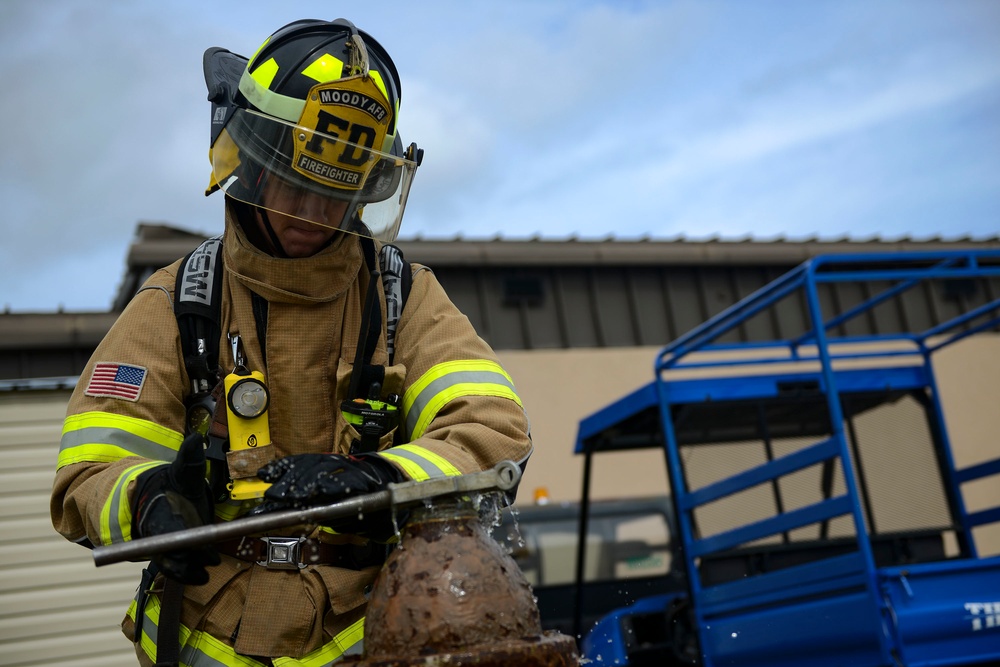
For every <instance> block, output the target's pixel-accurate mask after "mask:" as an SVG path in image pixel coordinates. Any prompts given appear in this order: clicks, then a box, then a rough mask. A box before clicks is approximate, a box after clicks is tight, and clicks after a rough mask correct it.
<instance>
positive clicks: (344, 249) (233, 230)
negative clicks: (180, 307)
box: [223, 206, 363, 303]
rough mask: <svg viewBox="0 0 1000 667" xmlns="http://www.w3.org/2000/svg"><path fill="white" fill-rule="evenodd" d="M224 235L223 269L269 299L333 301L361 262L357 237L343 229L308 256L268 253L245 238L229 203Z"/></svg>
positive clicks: (344, 288)
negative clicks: (344, 231) (296, 257)
mask: <svg viewBox="0 0 1000 667" xmlns="http://www.w3.org/2000/svg"><path fill="white" fill-rule="evenodd" d="M224 238H225V241H224V243H223V248H224V252H225V266H226V270H227V271H229V272H230V273H232V274H233V275H234V276H235V277H236V279H237V280H239V281H240V282H241V283H243V284H244V285H245V286H246V287H247V288H248V289H250V290H253V291H254V292H256V293H257V294H260V295H261V296H262V297H264V298H265V299H267V300H268V301H273V302H279V303H280V302H285V303H322V302H327V301H333V300H334V299H337V298H338V297H340V296H341V295H342V294H344V293H345V292H346V291H347V290H348V289H350V287H351V285H353V284H354V283H355V281H356V280H357V278H358V274H359V272H360V270H361V264H362V262H363V258H362V254H361V246H360V244H359V243H358V240H357V239H356V238H355V237H354V236H353V235H351V234H347V233H339V234H337V235H336V236H335V237H334V241H333V243H331V244H330V245H329V246H327V247H326V248H324V249H323V250H321V251H320V252H318V253H317V254H315V255H313V256H312V257H304V258H300V259H284V258H279V257H272V256H270V255H268V254H266V253H264V252H262V251H261V250H259V249H258V248H257V247H255V246H254V245H253V244H252V243H250V241H249V240H247V237H246V235H245V234H244V232H243V230H242V229H241V228H240V225H239V224H238V223H237V222H236V218H235V213H234V211H233V208H232V207H231V206H227V207H226V231H225V237H224Z"/></svg>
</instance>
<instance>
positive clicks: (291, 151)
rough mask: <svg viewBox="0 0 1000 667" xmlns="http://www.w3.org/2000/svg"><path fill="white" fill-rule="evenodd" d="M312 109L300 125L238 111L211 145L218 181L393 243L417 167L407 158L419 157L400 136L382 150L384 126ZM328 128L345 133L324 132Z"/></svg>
mask: <svg viewBox="0 0 1000 667" xmlns="http://www.w3.org/2000/svg"><path fill="white" fill-rule="evenodd" d="M340 83H341V84H343V81H342V82H340ZM336 94H337V95H343V96H346V97H347V99H348V101H351V100H354V101H355V102H356V103H358V104H364V100H363V99H362V98H363V97H364V96H363V95H360V94H359V93H357V92H356V91H344V88H343V87H341V88H340V89H339V90H338V92H337V93H336ZM331 97H332V96H331ZM317 99H319V96H318V95H317ZM338 99H339V98H338ZM368 101H369V102H371V100H370V99H369V100H368ZM372 109H374V107H372ZM376 111H377V110H376ZM308 112H309V109H308V105H307V109H306V111H305V112H304V113H303V118H304V119H307V120H309V121H310V122H309V125H302V124H295V123H289V122H287V121H283V120H281V119H278V118H274V117H273V116H269V115H265V114H262V113H259V112H256V111H252V110H247V109H237V110H236V111H235V112H234V114H233V116H232V118H230V120H229V122H228V123H227V124H226V128H225V129H224V130H223V131H222V132H221V133H220V134H219V136H218V138H217V139H216V142H215V145H214V146H213V147H212V151H211V160H212V178H213V180H214V182H216V183H218V184H219V186H220V188H221V189H222V190H223V191H225V192H226V194H227V195H229V196H230V197H233V198H234V199H237V200H239V201H242V202H245V203H247V204H251V205H253V206H258V207H260V208H263V209H266V210H268V211H273V212H275V213H279V214H282V215H287V216H291V217H295V218H299V219H301V220H305V221H308V222H311V223H314V224H317V225H322V226H324V227H329V228H332V229H339V230H342V231H347V232H352V233H357V234H362V235H364V236H370V237H372V238H375V239H378V240H380V241H385V242H389V241H392V240H394V239H395V238H396V235H397V233H398V231H399V226H400V223H401V221H402V217H403V211H404V208H405V206H406V199H407V196H408V194H409V189H410V184H411V182H412V181H413V176H414V173H415V172H416V168H417V162H415V161H414V160H413V159H408V158H409V157H413V156H409V155H408V156H406V157H404V156H403V151H402V150H401V148H400V145H399V142H398V141H396V142H395V143H394V144H392V145H391V146H389V147H387V148H388V149H389V150H388V151H383V150H378V149H377V148H376V147H375V146H381V143H379V142H382V141H384V140H385V132H384V131H383V132H382V133H381V136H379V133H378V132H377V131H375V130H374V128H371V127H370V126H369V125H364V124H362V123H357V122H355V123H352V122H350V121H346V123H345V122H343V119H342V118H341V116H338V115H335V114H331V113H329V112H325V111H324V110H323V109H322V108H318V109H317V113H314V114H313V115H308ZM324 113H325V114H326V115H325V116H324V115H323V114H324ZM360 113H366V114H367V113H368V111H361V112H360ZM331 118H332V120H331ZM328 126H330V127H332V129H334V130H343V131H342V132H337V133H334V132H330V131H324V130H327V129H328ZM359 127H360V128H362V129H357V128H359ZM318 128H322V129H318ZM351 139H355V140H354V141H351ZM411 152H413V151H411ZM359 223H360V224H359Z"/></svg>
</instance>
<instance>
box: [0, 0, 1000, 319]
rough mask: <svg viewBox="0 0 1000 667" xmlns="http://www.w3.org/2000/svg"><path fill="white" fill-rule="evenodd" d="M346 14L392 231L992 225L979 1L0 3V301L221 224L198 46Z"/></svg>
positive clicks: (85, 280) (995, 20)
mask: <svg viewBox="0 0 1000 667" xmlns="http://www.w3.org/2000/svg"><path fill="white" fill-rule="evenodd" d="M340 16H343V17H346V18H350V19H351V20H353V21H354V22H355V23H357V24H358V25H359V27H361V28H362V29H363V30H366V31H367V32H370V33H371V34H372V35H374V36H375V37H376V38H377V39H378V40H379V41H380V42H381V43H382V44H383V45H384V46H385V47H386V48H387V49H388V51H389V52H390V53H391V54H392V55H393V57H394V59H395V61H396V65H397V67H398V69H399V70H400V73H401V76H402V79H403V102H402V112H401V117H400V127H401V131H402V134H403V139H404V141H406V142H409V141H416V142H417V143H418V144H419V145H420V146H422V147H423V148H424V149H425V151H426V157H425V160H424V164H423V166H422V167H421V168H420V170H419V172H418V174H417V177H416V180H415V183H414V189H413V191H412V193H411V197H410V201H409V206H408V209H407V215H406V219H405V220H404V223H403V231H402V234H401V238H407V237H412V236H416V235H420V236H423V237H441V236H444V237H453V236H462V237H465V238H489V237H493V236H497V235H500V236H503V237H508V238H523V237H529V236H534V235H539V236H542V237H546V238H555V239H558V238H565V237H568V236H572V235H576V236H578V237H581V238H605V237H607V236H609V235H614V236H615V237H618V238H623V239H631V238H637V237H643V236H650V237H652V238H664V239H669V238H675V237H677V236H684V237H685V238H692V239H699V238H706V237H712V236H718V237H721V238H724V239H730V238H731V239H742V238H755V239H760V240H771V239H774V238H777V237H780V236H783V237H786V238H790V239H797V238H807V237H813V236H816V237H819V238H841V237H845V236H846V237H850V238H857V239H867V238H871V237H873V236H877V237H881V238H886V239H892V238H898V237H901V236H909V237H913V238H928V237H936V236H942V237H944V238H955V237H962V236H972V237H976V238H982V237H993V236H996V235H997V233H998V230H1000V39H997V37H996V36H997V34H1000V2H996V1H995V0H949V1H945V0H907V1H890V0H865V1H856V0H836V1H833V0H810V1H808V2H803V1H800V0H785V1H763V0H728V1H724V0H716V1H705V2H675V1H662V2H639V1H632V2H612V1H607V2H599V1H589V2H586V1H583V0H556V1H550V2H540V1H536V2H527V1H522V0H505V1H504V2H466V1H462V0H453V1H443V0H423V1H421V2H409V1H383V2H365V3H344V2H340V3H338V2H329V1H326V2H295V1H289V0H286V1H284V2H280V3H274V2H269V3H258V2H243V3H206V2H203V1H202V0H197V1H186V0H181V1H174V2H170V3H161V2H150V1H143V2H139V1H137V0H134V1H125V0H122V1H118V2H110V1H109V2H100V3H98V2H93V1H89V0H88V1H84V0H44V1H39V0H0V65H2V66H3V71H4V72H5V73H6V75H7V76H6V77H5V81H4V85H5V90H4V93H3V95H0V142H2V143H0V146H2V150H0V197H2V200H3V202H4V204H5V214H4V215H3V216H2V217H0V231H2V233H3V238H4V239H5V240H4V242H3V244H0V262H2V266H3V268H2V270H0V308H2V307H9V308H10V309H11V310H12V311H13V312H23V311H52V310H55V309H56V308H59V307H62V308H64V309H66V310H70V311H85V310H106V309H107V308H108V307H109V306H110V304H111V301H112V298H113V296H114V294H115V292H116V290H117V288H118V285H119V283H120V281H121V279H122V276H123V273H124V271H125V258H126V255H127V252H128V245H129V243H130V241H131V238H132V236H133V234H134V231H135V228H136V225H137V224H138V223H139V222H140V221H147V222H162V223H166V224H172V225H176V226H178V227H182V228H185V229H190V230H193V231H198V232H204V233H216V232H218V231H220V230H221V225H222V198H221V196H220V195H218V194H217V195H213V196H212V197H210V198H205V197H204V196H203V195H202V192H203V189H204V187H205V185H206V183H207V176H208V161H207V150H208V120H209V104H208V102H207V101H206V100H205V87H204V79H203V77H202V69H201V59H202V54H203V52H204V50H205V49H206V48H208V47H210V46H222V47H225V48H228V49H230V50H232V51H235V52H237V53H242V54H244V55H247V54H249V53H252V52H253V51H254V50H255V49H256V47H257V46H258V45H259V44H260V42H262V41H263V40H264V38H265V37H267V35H268V34H270V33H271V32H272V31H273V30H275V29H276V28H278V27H280V26H281V25H283V24H285V23H287V22H289V21H291V20H295V19H298V18H331V19H332V18H337V17H340Z"/></svg>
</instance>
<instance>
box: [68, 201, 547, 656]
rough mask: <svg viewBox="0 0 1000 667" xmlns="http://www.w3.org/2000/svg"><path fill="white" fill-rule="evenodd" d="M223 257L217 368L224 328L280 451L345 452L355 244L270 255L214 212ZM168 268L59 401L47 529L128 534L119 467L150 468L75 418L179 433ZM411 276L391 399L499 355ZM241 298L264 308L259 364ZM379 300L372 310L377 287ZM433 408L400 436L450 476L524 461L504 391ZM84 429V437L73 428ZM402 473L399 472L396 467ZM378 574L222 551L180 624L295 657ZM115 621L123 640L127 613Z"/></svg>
mask: <svg viewBox="0 0 1000 667" xmlns="http://www.w3.org/2000/svg"><path fill="white" fill-rule="evenodd" d="M223 251H224V257H225V279H224V284H223V289H222V338H223V340H222V341H221V345H220V363H221V365H222V368H223V370H224V371H228V370H229V369H231V368H232V366H233V359H232V354H231V351H230V346H229V344H228V342H227V340H226V334H227V333H238V334H239V335H240V336H241V337H242V340H243V343H244V346H245V350H246V354H247V366H248V367H249V368H250V369H251V370H260V371H262V372H263V373H264V374H265V376H266V380H267V384H268V388H269V390H270V394H271V407H270V409H269V418H270V433H271V439H272V442H273V443H274V446H275V448H276V455H277V456H279V457H280V456H285V455H288V454H294V453H302V452H341V453H344V452H346V451H347V449H348V448H349V446H350V443H351V441H352V440H353V439H354V438H355V437H356V436H357V434H356V432H355V430H354V428H353V427H352V426H351V425H350V424H348V423H347V422H346V421H345V419H344V418H343V416H342V414H341V411H340V409H339V405H340V402H341V400H343V399H344V398H345V395H346V389H347V385H348V382H349V379H350V372H351V364H352V361H353V359H354V354H355V347H356V343H357V340H358V331H359V327H360V325H361V319H362V304H363V301H364V294H365V289H366V288H367V282H368V273H367V270H366V267H365V262H364V259H363V256H362V252H361V248H360V245H359V243H358V241H357V239H356V238H355V237H353V236H349V235H342V236H340V237H338V238H337V239H336V240H335V243H334V244H333V245H332V246H331V247H328V248H326V249H325V250H324V251H322V252H320V253H319V254H317V255H316V256H314V257H310V258H306V259H278V258H274V257H270V256H268V255H266V254H264V253H262V252H260V251H259V250H257V249H256V248H255V247H253V246H252V245H251V244H250V243H248V242H247V240H246V238H245V237H244V236H243V234H242V232H241V231H240V230H239V229H238V226H237V225H236V224H233V221H232V220H231V219H230V218H229V214H227V224H226V233H225V237H224V243H223ZM179 268H180V261H178V262H175V263H174V264H172V265H170V266H168V267H166V268H164V269H161V270H159V271H158V272H156V273H155V274H154V275H152V276H151V277H150V278H149V280H148V281H147V282H146V284H145V285H144V286H143V288H142V289H141V290H140V291H139V292H138V293H137V294H136V296H135V297H134V298H133V300H132V301H131V303H130V304H129V305H128V307H127V308H126V309H125V311H124V312H123V313H122V315H121V317H120V318H119V319H118V321H117V322H116V323H115V325H114V326H113V327H112V329H111V330H110V332H109V333H108V334H107V337H106V338H105V339H104V341H103V342H102V343H101V344H100V346H99V347H98V349H97V351H96V352H95V354H94V356H93V358H92V359H91V361H90V363H89V364H88V366H87V368H86V370H85V371H84V373H83V375H82V376H81V378H80V382H79V384H78V386H77V388H76V391H75V392H74V394H73V397H72V399H71V401H70V404H69V407H68V411H67V425H66V430H65V431H64V438H63V443H62V446H61V459H60V468H59V469H58V472H57V475H56V479H55V484H54V488H53V493H52V505H51V512H52V520H53V525H54V526H55V528H56V529H57V530H58V531H59V532H60V533H61V534H62V535H64V536H65V537H66V538H68V539H70V540H75V541H83V540H84V539H87V540H89V541H90V542H91V543H93V544H102V543H106V542H108V541H114V540H117V539H129V537H130V535H129V528H128V525H127V524H128V521H129V520H130V517H131V514H130V512H131V504H130V502H129V499H130V496H129V494H130V493H131V490H132V488H133V487H134V483H133V482H134V478H133V479H129V481H128V482H127V483H124V482H123V480H124V479H127V478H128V476H127V471H129V470H135V469H136V466H139V465H141V464H144V463H148V461H149V458H147V457H143V456H137V455H128V452H124V453H123V454H124V455H122V457H121V458H115V457H114V456H112V455H100V454H98V455H90V454H87V453H86V452H88V451H90V450H89V449H88V448H93V447H96V446H100V447H106V446H107V444H108V443H106V442H104V441H101V440H100V439H99V438H98V439H97V440H95V437H96V436H94V433H96V432H100V429H91V430H89V431H88V430H87V429H85V428H83V427H80V429H78V430H73V429H75V428H76V426H73V424H76V423H77V422H80V423H83V422H84V421H86V420H89V419H93V420H94V421H93V424H97V425H98V426H108V425H110V426H111V427H112V430H114V428H116V426H115V425H116V424H122V425H123V426H122V429H124V430H125V431H128V433H126V434H125V435H124V436H123V437H124V438H126V440H129V439H130V438H133V437H135V433H137V432H139V431H141V429H143V428H146V429H147V430H148V432H149V433H154V434H156V437H157V438H160V439H161V441H163V442H170V443H174V444H172V445H171V447H172V448H173V449H174V450H176V445H177V444H179V442H180V438H181V435H182V434H183V431H184V424H183V421H184V413H185V408H184V398H185V395H186V394H187V392H188V391H189V381H188V377H187V372H186V370H185V367H184V363H183V360H182V354H181V343H180V337H179V332H178V327H177V322H176V318H175V315H174V312H173V292H174V284H175V277H176V274H177V271H178V270H179ZM414 269H415V272H414V276H413V285H412V291H411V293H410V295H409V299H408V301H407V303H406V305H405V308H404V311H403V314H402V318H401V320H400V322H399V327H398V330H397V336H396V350H395V359H394V364H393V365H392V366H391V367H388V368H387V369H386V381H385V388H384V392H385V393H389V392H395V393H398V394H399V395H400V396H404V404H405V397H406V396H407V391H408V390H410V391H411V393H413V392H414V388H415V385H416V383H418V381H420V380H421V378H424V380H425V381H426V379H427V378H428V377H430V376H431V375H433V376H434V377H437V376H438V375H441V376H442V377H444V378H445V379H447V378H448V377H449V369H450V368H452V366H454V367H455V368H456V369H461V368H462V367H463V364H465V363H467V362H470V361H472V362H476V364H478V366H476V367H480V368H481V367H482V364H483V363H485V364H487V365H488V366H490V367H491V365H492V364H497V360H496V357H495V355H494V353H493V351H492V350H491V349H490V348H489V346H488V345H487V344H486V343H485V342H484V341H483V340H482V339H481V338H479V337H478V336H477V334H476V332H475V331H474V330H473V327H472V326H471V325H470V323H469V321H468V319H467V318H466V317H465V316H464V315H463V314H462V313H460V312H459V311H458V310H457V309H456V308H455V306H454V305H453V304H452V303H451V301H450V300H449V299H448V297H447V295H446V294H445V292H444V291H443V289H442V288H441V286H440V284H439V283H438V282H437V280H436V278H435V277H434V275H433V273H432V272H431V271H430V270H428V269H426V268H424V267H420V266H417V265H414ZM251 291H253V292H256V293H257V294H259V295H260V296H262V297H264V298H265V299H266V300H267V302H268V315H267V330H266V345H267V350H266V359H267V364H266V366H265V364H264V355H262V354H261V350H260V343H259V341H258V337H257V328H256V325H255V320H254V316H253V313H252V308H251ZM379 295H380V298H381V306H382V309H383V313H384V312H385V297H384V294H383V292H382V287H381V285H380V286H379ZM384 320H385V318H384V317H383V322H384ZM387 360H388V357H387V354H386V345H385V336H384V332H383V336H382V337H381V338H380V340H379V345H378V349H377V351H376V352H375V356H374V358H373V360H372V362H373V363H376V364H385V363H387ZM98 362H115V363H124V364H129V365H134V366H136V367H140V368H142V369H145V370H146V373H145V379H144V382H143V384H142V388H141V392H140V394H139V396H138V398H137V400H134V401H132V400H126V399H121V398H112V397H103V396H92V395H88V393H87V387H88V383H89V380H90V378H91V375H92V372H93V368H94V364H95V363H98ZM497 368H499V365H498V364H497ZM456 384H458V382H457V380H456ZM439 403H440V405H439V406H438V407H437V408H435V410H436V411H432V413H431V415H432V418H431V419H430V420H429V421H427V422H426V423H425V425H424V426H422V427H421V429H420V433H419V434H418V437H416V438H414V439H413V440H412V441H410V442H409V445H413V446H414V447H415V451H417V452H428V453H429V454H427V456H428V457H429V458H431V459H433V457H434V456H438V457H440V458H441V459H443V460H444V461H446V462H448V463H449V464H451V465H452V466H454V469H456V470H457V471H458V472H461V473H467V472H473V471H478V470H482V469H485V468H488V467H490V466H492V465H494V464H495V463H497V462H498V461H501V460H504V459H509V460H514V461H517V462H524V461H526V459H527V457H528V455H529V453H530V450H531V443H530V439H529V436H528V423H527V418H526V416H525V414H524V411H523V409H522V407H521V405H520V403H519V401H518V400H517V399H516V395H514V397H513V398H512V397H511V396H510V395H504V394H503V392H496V391H493V390H491V389H489V388H486V389H484V390H482V391H477V390H476V389H474V388H473V389H471V390H461V389H459V390H457V391H453V392H452V394H451V395H450V398H449V399H448V400H446V401H439ZM404 419H405V414H404ZM116 420H117V421H116ZM87 423H88V424H90V422H87ZM88 428H89V427H88ZM402 428H406V426H403V427H402ZM149 429H151V430H149ZM156 429H160V430H156ZM84 432H86V433H87V434H88V435H87V436H86V437H84V436H83V435H80V434H81V433H84ZM142 432H143V433H146V432H147V431H142ZM74 434H75V435H74ZM129 441H130V442H131V440H129ZM95 443H96V444H95ZM389 444H391V436H388V437H386V438H383V442H382V447H383V448H384V447H386V446H388V445H389ZM99 451H108V450H104V449H101V450H99ZM111 451H114V450H111ZM77 452H83V453H77ZM162 459H163V460H169V457H162ZM397 467H399V466H397ZM401 470H403V471H404V474H405V473H406V470H407V469H406V468H405V467H401ZM451 474H454V472H452V473H451ZM116 489H120V490H122V491H121V493H122V494H123V495H124V496H125V500H124V501H123V502H122V503H121V506H120V507H119V509H118V516H119V517H120V518H121V524H120V525H119V526H118V527H117V528H116V527H115V524H114V520H113V519H111V520H110V521H111V525H110V528H109V525H108V521H109V519H108V518H107V508H108V507H109V504H110V503H112V502H114V494H115V492H116ZM112 507H115V506H112ZM102 513H103V516H104V518H102ZM122 517H123V518H122ZM102 521H103V522H104V523H103V524H102ZM115 531H118V534H119V537H115V535H116V532H115ZM278 532H280V531H278ZM314 534H315V535H319V536H321V539H324V540H326V541H332V542H334V543H337V542H338V541H340V542H345V541H350V542H360V541H361V540H360V538H357V537H356V536H345V535H340V536H338V535H334V534H330V533H329V532H321V531H317V532H316V533H314ZM377 572H378V568H377V567H370V568H367V569H364V570H360V571H357V570H348V569H341V568H338V567H333V566H310V567H306V568H305V569H302V570H298V571H289V570H269V569H266V568H264V567H261V566H259V565H253V564H250V563H246V562H243V561H240V560H236V559H234V558H230V557H226V556H224V557H223V561H222V564H221V565H219V566H218V567H215V568H211V569H210V574H211V578H210V581H209V583H208V584H206V585H204V586H188V587H185V601H184V605H183V613H182V618H181V622H182V624H183V625H184V626H185V627H187V628H190V629H192V630H200V631H203V632H205V633H208V634H210V635H211V636H213V637H215V638H217V639H219V640H221V641H223V642H224V643H226V644H228V645H230V646H233V647H235V649H236V651H237V652H238V653H240V654H243V655H249V656H293V657H294V656H302V655H305V654H307V653H309V652H310V651H314V650H316V649H317V648H318V647H320V646H323V645H324V644H325V643H326V642H329V641H330V639H331V637H333V636H335V635H337V634H338V633H339V632H341V631H342V630H343V629H344V628H345V627H347V626H348V625H350V624H352V623H355V622H356V621H357V620H358V619H359V618H361V617H362V616H363V613H364V605H365V589H366V587H368V586H370V585H371V583H372V582H373V581H374V579H375V576H376V574H377ZM123 630H124V631H125V633H126V634H127V635H129V637H130V638H131V634H132V620H131V619H130V618H128V617H126V619H125V622H124V624H123Z"/></svg>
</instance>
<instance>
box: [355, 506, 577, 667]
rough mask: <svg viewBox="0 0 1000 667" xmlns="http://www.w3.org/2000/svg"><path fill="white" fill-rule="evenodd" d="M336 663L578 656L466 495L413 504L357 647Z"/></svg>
mask: <svg viewBox="0 0 1000 667" xmlns="http://www.w3.org/2000/svg"><path fill="white" fill-rule="evenodd" d="M344 664H345V665H363V666H365V667H407V666H410V665H424V666H427V665H435V664H442V665H445V664H446V665H451V666H455V665H459V666H460V665H477V666H479V667H491V666H492V665H497V666H500V665H523V666H525V667H534V666H538V667H561V666H563V665H577V664H578V659H577V655H576V644H575V642H574V641H573V640H572V638H570V637H568V636H565V635H561V634H558V633H543V632H542V629H541V620H540V618H539V614H538V606H537V604H536V603H535V600H534V596H533V594H532V591H531V587H530V586H529V584H528V582H527V580H526V579H525V577H524V574H523V573H522V572H521V570H520V569H519V568H518V567H517V564H516V563H515V562H514V560H513V559H512V558H511V557H510V556H509V555H508V554H507V553H506V552H505V551H504V550H503V547H501V546H500V545H499V544H498V543H497V542H496V541H495V540H494V539H493V538H492V537H490V535H489V533H488V532H487V530H486V528H485V526H484V525H483V524H482V522H481V521H480V519H479V515H478V512H477V511H476V510H475V509H474V508H473V507H472V505H471V504H470V503H464V504H462V505H459V504H457V503H438V504H437V506H436V507H434V508H423V507H421V508H417V509H415V510H414V511H413V516H412V518H411V520H410V521H409V523H407V525H406V527H405V528H404V530H403V533H402V539H401V542H400V547H399V548H398V549H396V550H395V551H394V552H393V553H392V555H391V556H390V557H389V560H388V561H387V562H386V565H385V567H384V568H383V570H382V572H381V574H380V575H379V578H378V580H377V581H376V582H375V587H374V589H373V590H372V597H371V602H370V604H369V607H368V615H367V617H366V620H365V651H364V655H363V656H361V657H360V658H355V659H353V660H348V661H346V662H345V663H344Z"/></svg>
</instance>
